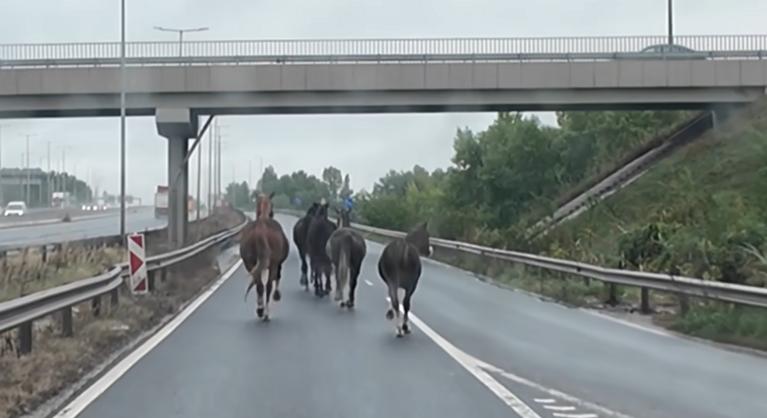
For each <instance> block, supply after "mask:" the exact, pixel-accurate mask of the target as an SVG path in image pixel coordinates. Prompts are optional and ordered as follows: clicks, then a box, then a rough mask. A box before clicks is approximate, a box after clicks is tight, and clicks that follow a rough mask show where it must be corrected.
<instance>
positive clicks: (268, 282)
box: [262, 272, 274, 321]
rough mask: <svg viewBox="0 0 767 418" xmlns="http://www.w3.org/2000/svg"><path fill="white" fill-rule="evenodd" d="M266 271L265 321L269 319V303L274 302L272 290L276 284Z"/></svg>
mask: <svg viewBox="0 0 767 418" xmlns="http://www.w3.org/2000/svg"><path fill="white" fill-rule="evenodd" d="M266 273H267V275H266V304H265V305H264V321H268V320H269V304H270V303H271V302H272V290H274V284H273V282H272V280H271V279H270V278H269V275H268V273H269V272H266ZM263 276H264V275H263V274H262V277H263Z"/></svg>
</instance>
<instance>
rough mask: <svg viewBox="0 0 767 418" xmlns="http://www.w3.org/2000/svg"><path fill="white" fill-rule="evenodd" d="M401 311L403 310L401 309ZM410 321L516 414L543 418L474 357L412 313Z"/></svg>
mask: <svg viewBox="0 0 767 418" xmlns="http://www.w3.org/2000/svg"><path fill="white" fill-rule="evenodd" d="M400 309H401V308H400ZM410 321H411V322H412V323H413V324H414V325H415V326H417V327H418V328H419V329H420V330H421V331H422V332H423V333H424V334H426V336H427V337H429V338H431V340H432V341H434V343H435V344H437V345H438V346H439V347H440V348H441V349H442V350H444V351H445V352H446V353H447V354H448V355H450V357H452V358H453V359H454V360H455V361H457V362H458V364H460V365H461V366H462V367H463V368H464V369H466V371H468V372H469V373H471V375H472V376H474V377H475V378H476V379H477V380H479V381H480V383H482V384H483V385H485V386H486V387H487V388H488V389H490V391H491V392H493V394H495V395H496V396H497V397H498V398H500V399H501V401H503V402H504V403H505V404H506V405H508V406H509V407H510V408H511V409H512V410H513V411H514V412H516V413H517V415H519V416H520V417H521V418H541V416H540V415H538V414H537V413H536V412H535V411H533V409H532V408H530V407H529V406H528V405H527V404H526V403H524V402H523V401H522V400H521V399H519V398H518V397H517V396H516V395H515V394H513V393H512V392H511V391H510V390H509V389H507V388H506V386H503V385H502V384H500V383H499V382H498V381H497V380H495V379H494V378H493V377H492V376H490V374H488V373H487V372H486V371H484V370H482V368H481V367H480V366H479V365H478V364H477V363H476V361H475V360H474V357H472V356H470V355H468V354H466V353H464V352H463V351H461V350H460V349H459V348H458V347H456V346H454V345H453V344H451V343H450V342H449V341H447V340H446V339H444V338H442V336H441V335H439V334H437V332H436V331H434V330H433V329H431V327H429V326H428V325H426V324H425V323H424V322H423V321H421V320H420V319H418V317H417V316H415V315H414V314H413V312H410Z"/></svg>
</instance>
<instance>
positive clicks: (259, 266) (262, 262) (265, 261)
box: [245, 234, 272, 300]
mask: <svg viewBox="0 0 767 418" xmlns="http://www.w3.org/2000/svg"><path fill="white" fill-rule="evenodd" d="M256 248H257V251H256V252H257V253H258V258H257V259H256V265H255V266H254V267H253V269H252V270H250V271H249V273H250V283H249V284H248V288H247V290H245V300H248V293H250V289H252V288H253V286H255V285H256V280H260V281H261V283H263V284H266V283H265V282H266V281H267V280H268V277H264V275H265V274H269V260H270V259H271V256H272V249H271V248H269V240H268V239H267V237H266V234H257V235H256Z"/></svg>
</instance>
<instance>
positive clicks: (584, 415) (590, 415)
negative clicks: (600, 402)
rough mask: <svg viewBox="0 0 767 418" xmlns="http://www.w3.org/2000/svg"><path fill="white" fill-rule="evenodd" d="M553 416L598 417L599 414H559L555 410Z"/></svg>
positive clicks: (569, 417) (559, 417)
mask: <svg viewBox="0 0 767 418" xmlns="http://www.w3.org/2000/svg"><path fill="white" fill-rule="evenodd" d="M554 416H555V417H557V418H598V417H599V415H597V414H560V413H558V412H555V413H554Z"/></svg>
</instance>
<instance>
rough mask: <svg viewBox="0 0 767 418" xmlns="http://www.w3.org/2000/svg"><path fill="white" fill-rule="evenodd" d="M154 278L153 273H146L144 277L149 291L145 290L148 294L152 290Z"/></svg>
mask: <svg viewBox="0 0 767 418" xmlns="http://www.w3.org/2000/svg"><path fill="white" fill-rule="evenodd" d="M154 276H155V272H153V271H150V272H148V273H147V275H146V283H147V286H149V289H147V290H148V291H150V292H151V291H153V290H154Z"/></svg>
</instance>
